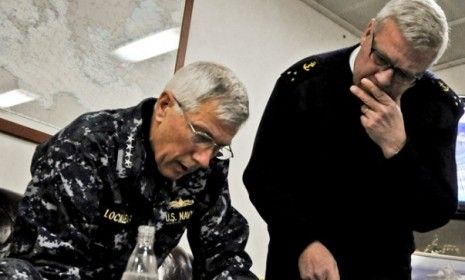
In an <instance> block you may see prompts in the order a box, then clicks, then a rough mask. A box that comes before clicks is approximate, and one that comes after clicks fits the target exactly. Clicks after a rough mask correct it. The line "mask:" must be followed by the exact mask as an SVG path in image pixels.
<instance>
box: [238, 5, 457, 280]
mask: <svg viewBox="0 0 465 280" xmlns="http://www.w3.org/2000/svg"><path fill="white" fill-rule="evenodd" d="M447 44H448V26H447V20H446V17H445V15H444V12H443V11H442V9H441V8H440V7H439V6H438V5H437V4H436V3H435V2H434V1H432V0H411V1H410V0H409V1H405V0H393V1H390V2H388V3H387V4H386V6H385V7H384V8H383V9H382V10H381V11H380V12H379V13H378V15H377V16H376V18H375V19H373V20H371V21H370V22H369V23H368V25H367V27H366V29H365V31H364V32H363V34H362V36H361V42H360V44H359V45H357V46H354V47H351V48H346V49H340V50H337V51H333V52H329V53H325V54H320V55H315V56H311V57H308V58H306V59H303V60H302V61H300V62H298V63H296V64H295V65H293V66H292V67H290V68H289V69H288V70H286V71H285V72H284V73H283V74H282V75H281V77H280V78H279V79H278V81H277V83H276V85H275V88H274V90H273V92H272V94H271V97H270V99H269V101H268V104H267V107H266V109H265V112H264V115H263V117H262V120H261V123H260V126H259V129H258V133H257V136H256V139H255V145H254V149H253V152H252V156H251V159H250V162H249V164H248V166H247V168H246V170H245V173H244V177H243V180H244V183H245V186H246V187H247V189H248V191H249V194H250V199H251V201H252V202H253V203H254V205H255V206H256V208H257V210H258V212H259V213H260V215H261V216H262V217H263V219H264V220H265V222H266V223H267V225H268V231H269V234H270V243H269V251H268V259H267V272H266V279H267V280H273V279H279V280H281V279H292V280H293V279H319V280H321V279H328V280H337V279H343V280H352V279H356V280H360V279H370V280H378V279H386V280H387V279H392V280H403V279H410V278H411V266H410V256H411V254H412V252H413V251H414V240H413V231H420V232H424V231H429V230H432V229H435V228H438V227H440V226H442V225H444V224H446V223H447V222H448V220H449V219H450V217H451V216H452V215H453V214H454V212H455V211H456V207H457V177H456V163H455V154H454V152H455V141H456V136H457V123H458V120H459V118H460V116H461V115H462V114H463V107H462V104H461V103H460V101H459V98H458V97H457V95H455V93H454V92H453V91H452V90H451V89H450V88H449V87H448V86H447V85H446V84H445V83H444V82H442V81H441V80H439V79H438V78H437V77H435V76H434V75H433V74H432V73H431V72H429V71H428V70H427V69H428V68H429V67H430V66H431V65H433V64H434V62H435V61H437V60H438V59H439V58H440V57H441V55H442V54H443V52H444V50H445V48H446V46H447Z"/></svg>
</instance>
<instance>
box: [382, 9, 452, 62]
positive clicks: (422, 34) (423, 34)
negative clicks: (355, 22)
mask: <svg viewBox="0 0 465 280" xmlns="http://www.w3.org/2000/svg"><path fill="white" fill-rule="evenodd" d="M388 18H390V19H393V20H394V21H395V22H396V23H397V25H398V26H399V28H400V30H401V31H402V33H403V34H404V36H405V37H406V38H407V40H408V41H409V42H410V43H412V44H413V47H414V48H416V49H433V50H437V55H436V58H435V60H434V61H433V63H435V62H437V61H438V60H439V59H440V58H441V56H442V55H443V54H444V52H445V51H446V48H447V46H448V44H449V26H448V24H447V19H446V15H445V14H444V11H443V10H442V9H441V7H440V6H439V5H438V4H437V3H436V2H435V1H434V0H391V1H389V2H388V3H387V4H386V5H385V6H384V7H383V8H382V9H381V11H379V13H378V14H377V15H376V18H375V21H376V22H377V23H382V22H383V21H384V20H386V19H388Z"/></svg>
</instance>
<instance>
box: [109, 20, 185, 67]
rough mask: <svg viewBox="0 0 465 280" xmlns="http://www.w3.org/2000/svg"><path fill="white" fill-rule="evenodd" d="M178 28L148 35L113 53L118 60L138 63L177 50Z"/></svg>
mask: <svg viewBox="0 0 465 280" xmlns="http://www.w3.org/2000/svg"><path fill="white" fill-rule="evenodd" d="M179 34H180V28H179V27H175V28H171V29H167V30H165V31H161V32H158V33H155V34H152V35H149V36H147V37H145V38H142V39H140V40H137V41H134V42H131V43H129V44H127V45H124V46H122V47H120V48H118V49H116V50H114V51H113V54H115V55H116V56H117V57H118V58H120V59H123V60H126V61H130V62H139V61H142V60H145V59H149V58H151V57H154V56H157V55H161V54H164V53H167V52H170V51H172V50H175V49H177V48H178V45H179Z"/></svg>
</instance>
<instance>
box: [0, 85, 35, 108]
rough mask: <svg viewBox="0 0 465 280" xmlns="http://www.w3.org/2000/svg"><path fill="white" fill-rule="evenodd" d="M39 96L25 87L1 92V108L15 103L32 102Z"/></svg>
mask: <svg viewBox="0 0 465 280" xmlns="http://www.w3.org/2000/svg"><path fill="white" fill-rule="evenodd" d="M36 98H37V95H36V94H33V93H30V92H28V91H26V90H24V89H14V90H10V91H7V92H4V93H0V108H8V107H13V106H15V105H18V104H21V103H26V102H30V101H32V100H34V99H36Z"/></svg>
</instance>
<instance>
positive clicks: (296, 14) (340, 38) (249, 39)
mask: <svg viewBox="0 0 465 280" xmlns="http://www.w3.org/2000/svg"><path fill="white" fill-rule="evenodd" d="M344 36H345V37H344ZM357 41H358V38H355V37H354V36H352V35H350V34H349V33H348V32H347V31H345V30H343V29H341V28H340V27H339V26H338V25H336V24H334V23H333V22H331V21H329V20H328V19H327V18H325V17H323V16H322V15H320V14H318V13H317V12H315V11H314V10H312V9H311V8H310V7H308V6H307V5H305V4H304V3H302V2H301V1H295V0H294V1H289V0H233V1H231V0H195V2H194V10H193V15H192V22H191V30H190V36H189V43H188V48H187V54H186V63H190V62H193V61H196V60H212V61H216V62H220V63H222V64H224V65H226V66H228V67H230V68H231V69H232V70H233V71H235V72H236V74H237V75H238V76H239V78H240V79H241V80H242V81H243V82H244V84H245V85H246V87H247V89H248V91H249V98H250V108H251V114H250V119H249V120H248V122H247V123H246V125H245V126H244V127H243V128H242V130H241V131H240V132H239V133H238V135H237V136H236V138H235V139H234V141H233V145H232V148H233V150H234V159H233V160H232V163H231V164H232V165H231V170H230V176H229V181H230V188H231V193H232V200H233V204H234V205H235V206H236V208H238V210H239V211H240V212H241V213H242V214H243V215H244V216H245V217H246V218H247V219H248V221H249V223H250V238H249V243H248V245H247V251H248V252H249V254H250V255H251V257H252V260H253V262H254V265H253V267H252V270H253V271H254V272H255V273H256V274H257V276H259V277H261V278H263V277H264V275H265V273H264V272H265V262H266V252H267V245H268V233H267V229H266V225H265V224H264V222H263V221H262V219H261V218H260V216H259V215H258V214H257V212H256V211H255V209H254V207H253V206H252V205H251V203H250V201H249V198H248V194H247V191H246V190H245V187H244V186H243V183H242V173H243V170H244V169H245V166H246V164H247V162H248V159H249V156H250V153H251V150H252V145H253V140H254V137H255V132H256V129H257V126H258V123H259V121H260V116H261V114H262V111H263V109H264V106H265V104H266V101H267V100H268V97H269V95H270V93H271V90H272V88H273V86H274V83H275V80H276V79H277V78H278V77H279V75H280V73H281V72H283V71H284V70H285V69H286V68H287V67H289V66H291V65H292V64H293V63H295V62H297V61H298V60H300V59H302V58H304V57H307V56H309V55H310V54H315V53H318V52H322V51H326V50H331V49H335V48H338V47H341V46H349V45H351V44H352V43H355V42H357ZM277 148H278V149H279V148H280V147H277ZM282 148H284V147H282ZM289 152H293V151H289ZM283 164H284V163H283ZM276 207H279V205H276Z"/></svg>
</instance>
